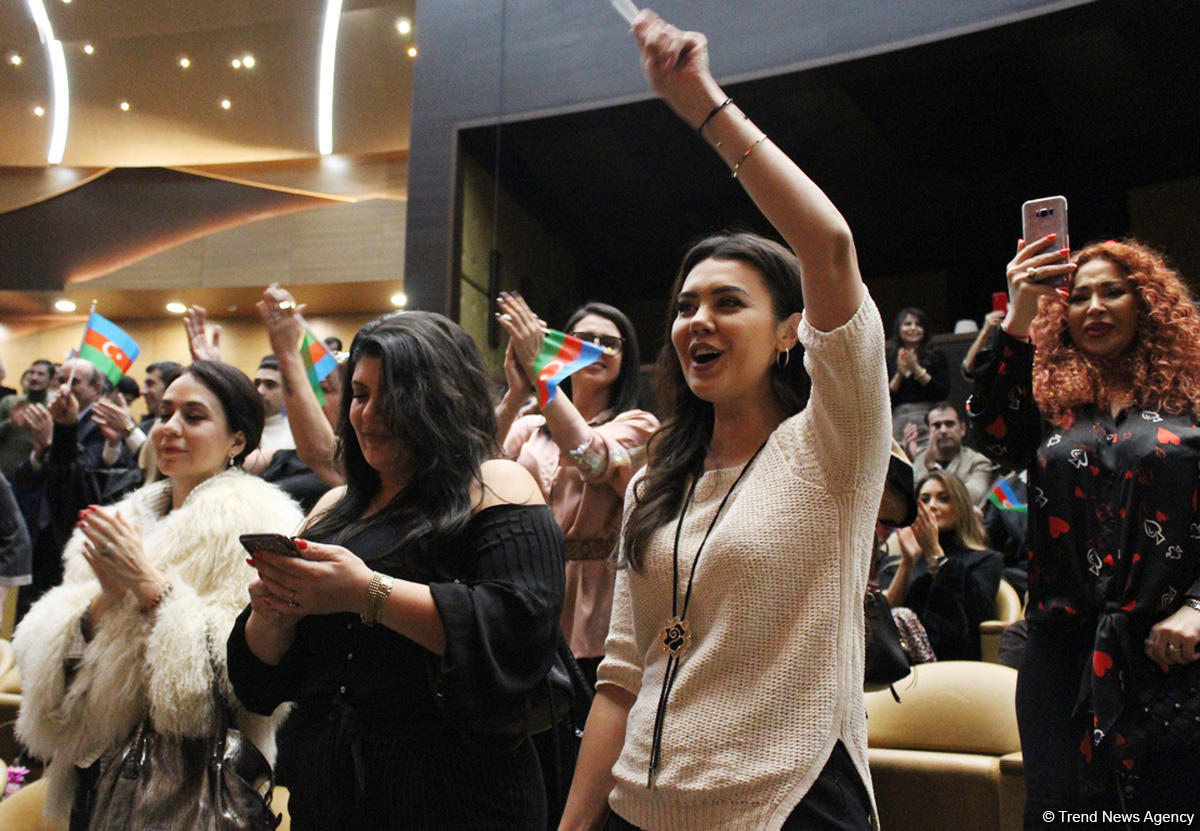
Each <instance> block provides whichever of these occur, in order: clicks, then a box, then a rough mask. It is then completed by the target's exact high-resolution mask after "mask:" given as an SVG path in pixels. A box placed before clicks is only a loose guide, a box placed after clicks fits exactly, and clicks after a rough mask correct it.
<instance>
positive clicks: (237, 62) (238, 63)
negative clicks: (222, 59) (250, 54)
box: [229, 58, 242, 69]
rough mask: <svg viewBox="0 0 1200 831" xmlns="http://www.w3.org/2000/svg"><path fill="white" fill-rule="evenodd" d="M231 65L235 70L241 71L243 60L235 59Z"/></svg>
mask: <svg viewBox="0 0 1200 831" xmlns="http://www.w3.org/2000/svg"><path fill="white" fill-rule="evenodd" d="M229 65H230V66H232V67H233V68H234V69H241V68H242V59H241V58H234V59H233V60H232V61H230V62H229Z"/></svg>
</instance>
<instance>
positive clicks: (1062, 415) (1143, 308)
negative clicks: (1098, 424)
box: [1030, 239, 1200, 424]
mask: <svg viewBox="0 0 1200 831" xmlns="http://www.w3.org/2000/svg"><path fill="white" fill-rule="evenodd" d="M1091 260H1107V261H1108V262H1110V263H1112V264H1113V265H1115V266H1116V267H1117V269H1118V270H1119V271H1120V272H1121V273H1122V274H1123V275H1124V276H1126V277H1127V278H1128V279H1129V283H1130V286H1131V287H1132V289H1133V291H1134V293H1135V294H1136V296H1137V300H1138V325H1137V331H1136V332H1135V334H1134V339H1133V343H1132V344H1131V346H1130V348H1129V349H1128V350H1127V351H1126V352H1125V353H1124V354H1122V355H1120V356H1118V357H1116V358H1111V359H1098V358H1093V357H1090V356H1088V355H1086V354H1084V353H1083V352H1081V351H1080V350H1079V349H1078V348H1077V347H1076V346H1075V343H1074V341H1072V340H1071V335H1070V333H1069V332H1068V331H1067V301H1066V299H1065V298H1063V297H1062V296H1061V295H1057V294H1052V295H1047V296H1043V297H1042V298H1041V303H1040V305H1039V307H1038V315H1037V317H1036V318H1035V319H1034V321H1033V325H1032V327H1031V330H1030V335H1031V337H1032V339H1033V345H1034V349H1035V351H1034V359H1033V395H1034V398H1035V400H1036V401H1037V403H1038V407H1039V409H1040V410H1041V412H1042V415H1043V416H1044V417H1045V418H1047V419H1049V420H1050V421H1051V422H1054V423H1057V424H1064V423H1067V422H1070V421H1071V420H1072V416H1071V412H1072V411H1073V410H1074V409H1075V408H1076V407H1079V406H1082V405H1086V404H1103V403H1106V402H1107V401H1108V400H1109V399H1110V396H1111V394H1112V393H1113V391H1114V390H1132V392H1133V396H1134V401H1133V403H1134V405H1135V406H1137V407H1139V408H1140V409H1144V410H1158V411H1163V412H1168V413H1171V414H1174V415H1182V414H1184V413H1189V412H1190V413H1191V414H1192V415H1193V416H1196V417H1200V313H1198V312H1197V309H1196V305H1195V302H1194V301H1193V299H1192V295H1191V292H1190V291H1189V290H1188V287H1187V285H1186V284H1185V283H1184V282H1183V279H1182V278H1181V277H1180V276H1179V274H1178V273H1177V272H1176V271H1174V270H1173V269H1172V268H1171V267H1170V266H1168V265H1167V264H1166V262H1165V261H1164V260H1163V257H1162V255H1161V254H1159V253H1158V252H1157V251H1155V250H1153V249H1152V248H1149V247H1148V246H1145V245H1143V244H1141V243H1139V242H1137V241H1136V240H1132V239H1127V240H1123V241H1121V242H1114V241H1112V240H1109V241H1107V242H1097V243H1092V244H1091V245H1088V246H1087V247H1085V248H1083V249H1082V250H1081V251H1079V252H1077V253H1076V254H1075V256H1074V257H1073V258H1072V261H1073V262H1074V263H1075V264H1076V265H1078V266H1082V265H1083V264H1084V263H1087V262H1089V261H1091Z"/></svg>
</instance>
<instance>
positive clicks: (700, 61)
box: [633, 9, 720, 127]
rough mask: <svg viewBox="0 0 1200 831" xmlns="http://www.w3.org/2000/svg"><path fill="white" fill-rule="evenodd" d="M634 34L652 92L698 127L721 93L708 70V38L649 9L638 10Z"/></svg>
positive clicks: (684, 118)
mask: <svg viewBox="0 0 1200 831" xmlns="http://www.w3.org/2000/svg"><path fill="white" fill-rule="evenodd" d="M633 34H634V37H635V38H636V39H637V42H638V47H639V48H640V50H641V53H642V72H644V73H645V75H646V78H647V80H649V81H650V85H651V86H652V87H653V88H654V91H655V92H657V93H658V94H659V95H660V96H661V97H662V99H663V100H664V101H665V102H666V103H667V105H668V106H670V107H671V109H673V110H674V111H675V112H676V113H677V114H678V115H679V116H680V117H681V118H682V119H683V120H684V121H686V122H687V123H688V124H690V125H691V126H692V127H698V126H700V123H701V122H702V121H703V120H704V118H705V117H706V116H707V115H708V113H709V111H711V110H712V108H713V106H714V103H716V102H717V100H718V99H717V97H718V96H719V95H720V90H719V88H718V87H717V83H716V81H714V80H713V77H712V74H711V73H710V72H709V69H708V38H706V37H705V36H704V35H703V34H701V33H700V32H685V31H683V30H681V29H679V28H677V27H675V26H672V25H671V24H670V23H667V22H666V21H665V20H663V19H662V18H661V17H659V16H658V15H657V14H655V13H654V12H652V11H650V10H649V9H643V10H642V11H641V12H639V13H638V16H637V18H636V19H635V20H634V23H633Z"/></svg>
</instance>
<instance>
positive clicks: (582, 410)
mask: <svg viewBox="0 0 1200 831" xmlns="http://www.w3.org/2000/svg"><path fill="white" fill-rule="evenodd" d="M500 308H501V310H502V311H503V312H504V315H505V316H504V317H501V319H500V324H501V325H502V326H503V327H504V328H505V329H506V330H507V331H508V333H509V338H510V340H509V344H508V353H507V354H506V355H505V360H504V374H505V377H506V379H507V380H508V391H507V392H506V393H505V395H504V398H503V400H501V402H500V404H499V406H498V407H497V409H496V419H497V422H498V424H497V430H498V433H499V436H500V437H501V441H502V446H503V449H504V455H505V456H507V457H509V458H513V459H516V460H517V462H519V463H520V464H521V465H522V466H524V467H525V468H526V469H527V470H528V471H529V472H530V473H532V474H533V476H534V478H535V479H536V480H537V481H538V484H539V485H541V488H542V494H543V496H544V497H545V499H546V504H548V505H549V506H550V510H551V511H552V512H553V514H554V518H555V519H556V520H557V521H558V525H559V527H560V528H562V530H563V537H564V540H565V543H564V546H563V549H564V552H565V554H566V558H567V586H566V594H565V596H564V598H563V612H562V628H563V632H564V633H565V634H566V636H567V641H568V643H570V645H571V652H572V653H573V654H574V655H575V657H576V659H577V660H578V661H579V665H580V667H581V668H582V669H583V671H584V673H585V674H586V675H587V676H588V678H589V680H590V681H592V682H595V680H596V667H597V666H598V665H599V664H600V659H601V658H603V657H604V639H605V637H606V636H607V635H608V620H609V615H610V613H611V611H612V598H613V581H614V576H615V574H616V571H615V565H614V560H613V558H612V556H611V555H612V554H613V553H614V552H615V550H616V539H617V532H618V530H619V529H620V525H621V504H622V500H623V499H624V497H625V486H626V485H628V484H629V480H630V479H631V478H632V477H633V474H634V473H635V472H636V471H637V469H638V468H639V467H641V466H642V465H643V464H644V463H645V460H646V443H647V442H648V441H649V439H650V435H651V434H652V433H653V432H654V431H655V430H656V429H657V428H658V419H657V418H655V417H654V416H653V415H652V414H651V413H648V412H646V411H645V410H639V409H637V392H638V365H639V361H638V344H637V336H636V335H635V334H634V331H633V325H632V324H631V323H630V322H629V318H627V317H625V315H624V314H623V313H622V312H621V311H620V310H619V309H616V308H614V307H612V306H609V305H607V304H604V303H588V304H586V305H584V306H581V307H579V308H578V309H576V310H575V312H574V313H573V314H572V315H571V316H570V318H569V319H568V320H567V325H566V327H565V328H564V330H563V331H565V332H567V333H568V334H572V335H575V336H576V337H578V338H580V339H581V340H585V341H590V342H592V343H595V344H597V345H599V346H600V347H602V348H603V349H604V355H603V356H602V357H601V358H600V360H599V361H597V362H596V363H594V364H592V365H591V366H589V367H587V368H585V369H582V370H580V371H579V372H577V373H575V374H574V375H572V376H571V377H570V378H569V379H568V380H567V381H566V382H565V383H564V384H563V385H562V386H561V387H560V388H559V390H558V394H557V395H555V397H554V400H552V401H551V402H550V404H549V405H547V406H546V408H545V409H544V410H542V412H541V414H540V415H528V416H523V417H520V418H518V417H517V413H518V411H519V410H520V409H521V407H522V406H523V405H524V404H525V402H526V401H527V399H528V398H529V392H530V390H531V389H532V384H531V383H530V379H531V378H533V377H534V373H533V361H534V358H535V357H537V353H538V350H539V349H540V348H541V345H542V330H543V325H542V322H541V321H540V320H539V319H538V317H537V315H535V314H534V313H533V311H532V310H531V309H530V308H529V305H528V304H527V303H526V302H525V300H524V298H522V297H521V296H520V295H510V294H504V295H501V297H500Z"/></svg>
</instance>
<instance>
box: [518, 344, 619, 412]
mask: <svg viewBox="0 0 1200 831" xmlns="http://www.w3.org/2000/svg"><path fill="white" fill-rule="evenodd" d="M603 354H604V350H603V349H601V348H600V347H599V346H597V345H596V344H594V343H587V342H585V341H581V340H580V339H579V338H577V337H574V336H573V335H568V334H565V333H563V332H559V331H558V330H556V329H547V330H546V337H545V338H544V339H543V340H542V350H541V351H540V352H538V356H537V357H536V358H535V359H534V361H533V374H534V376H535V378H534V383H535V385H536V386H537V393H538V406H539V407H545V406H546V405H547V404H549V403H550V402H551V401H553V400H554V394H555V393H556V392H557V391H558V385H559V384H561V383H562V382H563V381H564V380H565V379H566V378H568V377H570V376H571V375H573V374H575V373H576V372H578V371H579V370H581V369H583V368H584V367H585V366H590V365H591V364H594V363H595V362H596V361H598V360H600V356H601V355H603Z"/></svg>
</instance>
